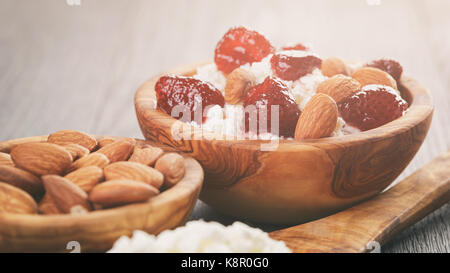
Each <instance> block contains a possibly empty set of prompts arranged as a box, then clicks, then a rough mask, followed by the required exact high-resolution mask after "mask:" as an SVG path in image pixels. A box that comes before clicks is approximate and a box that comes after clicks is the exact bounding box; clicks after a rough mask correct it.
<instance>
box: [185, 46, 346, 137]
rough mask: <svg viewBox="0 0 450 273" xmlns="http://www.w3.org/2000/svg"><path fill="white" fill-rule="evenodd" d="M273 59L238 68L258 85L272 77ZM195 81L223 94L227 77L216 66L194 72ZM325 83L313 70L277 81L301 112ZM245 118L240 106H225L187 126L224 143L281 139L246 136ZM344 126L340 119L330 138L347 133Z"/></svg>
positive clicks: (292, 52)
mask: <svg viewBox="0 0 450 273" xmlns="http://www.w3.org/2000/svg"><path fill="white" fill-rule="evenodd" d="M278 53H280V54H284V55H288V56H294V57H303V56H307V55H315V54H314V53H312V52H310V51H302V50H284V51H279V52H277V54H278ZM272 56H273V54H269V55H268V56H267V57H265V58H264V59H262V60H261V61H260V62H254V63H252V64H249V63H247V64H244V65H242V66H241V67H240V68H242V69H244V70H246V71H248V72H249V73H251V74H253V75H254V76H255V78H256V83H257V84H259V83H262V82H263V81H264V79H265V78H266V77H268V76H274V75H273V71H272V67H271V64H270V59H271V58H272ZM315 56H317V55H315ZM194 77H195V78H197V79H200V80H203V81H206V82H209V83H210V84H212V85H213V86H214V87H216V88H217V89H218V90H220V91H221V92H222V93H223V94H224V89H225V85H226V77H225V76H224V75H223V73H222V72H221V71H219V70H218V69H217V66H216V64H215V63H211V64H207V65H204V66H201V67H199V68H197V73H196V75H194ZM326 79H327V77H326V76H324V75H323V74H322V71H321V70H320V69H314V70H313V71H312V73H309V74H307V75H305V76H303V77H301V78H300V79H298V80H295V81H286V80H281V79H280V81H282V82H283V83H284V84H285V85H286V86H287V87H288V90H289V92H290V93H291V95H292V96H293V97H294V98H295V100H296V102H297V104H298V106H299V108H300V110H303V109H304V108H305V106H306V104H307V103H308V101H309V100H310V99H311V97H312V96H314V94H315V93H316V89H317V86H318V85H319V84H320V83H321V82H323V81H324V80H326ZM224 95H225V94H224ZM244 118H245V116H244V112H243V106H242V105H241V104H238V105H232V104H228V103H226V104H225V107H224V108H221V107H219V106H215V107H212V108H211V109H209V111H208V113H207V116H206V120H205V122H204V123H203V124H197V123H195V122H191V123H190V124H191V125H192V126H195V127H198V128H202V129H203V130H206V131H209V132H215V133H218V134H220V135H223V136H226V139H263V140H271V139H272V140H274V139H283V137H278V136H275V135H272V134H270V133H264V134H260V135H256V134H254V133H253V134H252V133H245V127H244V126H245V125H244ZM345 126H346V125H345V121H344V120H343V119H341V118H339V120H338V123H337V126H336V129H335V130H334V132H333V133H332V136H342V135H344V134H345V133H346V132H347V131H345V130H344V128H345ZM288 139H292V138H288Z"/></svg>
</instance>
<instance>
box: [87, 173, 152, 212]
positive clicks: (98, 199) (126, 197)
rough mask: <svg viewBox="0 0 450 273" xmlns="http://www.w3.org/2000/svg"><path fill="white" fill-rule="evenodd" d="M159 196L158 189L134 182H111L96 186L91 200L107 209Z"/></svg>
mask: <svg viewBox="0 0 450 273" xmlns="http://www.w3.org/2000/svg"><path fill="white" fill-rule="evenodd" d="M157 194H159V191H158V189H156V188H155V187H153V186H150V185H148V184H145V183H142V182H136V181H132V180H111V181H106V182H104V183H101V184H98V185H97V186H95V187H94V188H93V189H92V191H91V192H90V193H89V200H90V201H91V202H92V203H94V204H98V205H101V206H105V207H112V206H118V205H124V204H130V203H136V202H143V201H146V200H148V199H149V198H151V197H153V196H155V195H157Z"/></svg>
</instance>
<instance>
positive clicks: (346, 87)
mask: <svg viewBox="0 0 450 273" xmlns="http://www.w3.org/2000/svg"><path fill="white" fill-rule="evenodd" d="M360 90H361V84H360V83H359V82H358V81H357V80H355V79H353V78H352V77H349V76H345V75H335V76H333V77H331V78H328V79H326V80H325V81H323V82H321V83H320V84H319V85H318V86H317V89H316V92H317V93H323V94H325V95H328V96H330V97H331V98H333V99H334V101H335V102H336V103H337V104H339V103H340V102H341V101H342V100H344V99H345V98H347V97H349V96H352V95H353V94H355V93H357V92H358V91H360Z"/></svg>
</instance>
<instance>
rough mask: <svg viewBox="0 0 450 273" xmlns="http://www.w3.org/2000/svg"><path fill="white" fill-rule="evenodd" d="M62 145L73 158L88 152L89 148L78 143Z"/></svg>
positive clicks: (80, 156) (75, 158)
mask: <svg viewBox="0 0 450 273" xmlns="http://www.w3.org/2000/svg"><path fill="white" fill-rule="evenodd" d="M63 147H64V149H66V150H67V151H68V152H69V153H70V155H71V156H72V159H73V160H77V159H79V158H82V157H84V156H87V155H88V154H89V150H88V149H87V148H85V147H83V146H81V145H78V144H74V143H71V144H67V145H64V146H63Z"/></svg>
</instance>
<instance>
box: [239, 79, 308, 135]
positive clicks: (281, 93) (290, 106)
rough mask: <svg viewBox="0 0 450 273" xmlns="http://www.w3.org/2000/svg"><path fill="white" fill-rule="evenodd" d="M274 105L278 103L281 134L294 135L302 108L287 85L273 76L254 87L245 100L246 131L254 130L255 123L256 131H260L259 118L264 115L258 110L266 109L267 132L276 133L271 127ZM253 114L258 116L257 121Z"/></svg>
mask: <svg viewBox="0 0 450 273" xmlns="http://www.w3.org/2000/svg"><path fill="white" fill-rule="evenodd" d="M273 105H278V111H279V116H278V121H279V135H280V136H284V137H293V136H294V132H295V126H296V125H297V120H298V118H299V116H300V109H299V108H298V105H297V103H296V102H295V99H294V98H293V97H292V95H291V94H290V93H289V91H288V88H287V87H286V85H284V84H283V83H282V82H281V81H280V80H277V79H275V78H271V77H267V78H266V79H265V80H264V82H262V83H260V84H258V85H255V86H254V87H252V88H251V89H250V90H249V92H248V94H247V97H246V98H245V100H244V107H246V110H247V111H248V112H246V113H245V128H246V131H249V130H252V131H253V129H254V127H252V126H251V125H252V124H255V125H256V128H257V131H256V132H257V133H258V134H259V133H260V129H259V120H260V119H261V118H264V116H260V115H259V113H258V111H260V110H262V111H265V112H263V113H267V132H271V133H272V134H275V132H272V128H271V113H272V112H271V106H273ZM247 106H250V107H252V106H254V108H253V109H251V108H250V107H247ZM253 116H256V117H257V120H256V121H255V120H252V117H253Z"/></svg>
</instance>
